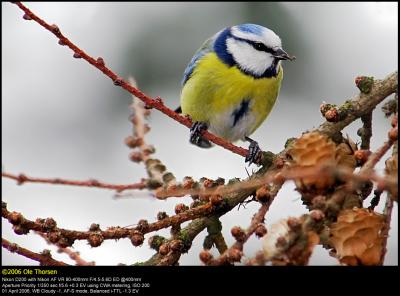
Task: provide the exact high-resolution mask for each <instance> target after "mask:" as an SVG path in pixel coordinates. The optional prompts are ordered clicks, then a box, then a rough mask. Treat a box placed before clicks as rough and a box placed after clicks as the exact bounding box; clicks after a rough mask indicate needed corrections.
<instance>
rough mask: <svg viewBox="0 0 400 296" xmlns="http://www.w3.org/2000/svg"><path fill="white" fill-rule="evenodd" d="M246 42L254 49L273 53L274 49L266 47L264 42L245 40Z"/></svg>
mask: <svg viewBox="0 0 400 296" xmlns="http://www.w3.org/2000/svg"><path fill="white" fill-rule="evenodd" d="M247 42H248V43H249V44H250V45H251V46H253V47H254V48H255V49H256V50H259V51H265V52H269V53H274V50H273V49H272V48H269V47H267V46H266V45H265V44H264V43H261V42H254V41H247Z"/></svg>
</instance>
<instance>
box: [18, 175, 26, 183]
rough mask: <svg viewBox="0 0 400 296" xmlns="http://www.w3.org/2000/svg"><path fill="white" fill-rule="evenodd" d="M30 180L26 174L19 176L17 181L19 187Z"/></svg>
mask: <svg viewBox="0 0 400 296" xmlns="http://www.w3.org/2000/svg"><path fill="white" fill-rule="evenodd" d="M27 180H28V177H27V176H25V175H24V174H19V175H18V180H17V185H22V184H24V183H25V182H26V181H27Z"/></svg>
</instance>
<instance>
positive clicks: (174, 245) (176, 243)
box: [169, 239, 183, 252]
mask: <svg viewBox="0 0 400 296" xmlns="http://www.w3.org/2000/svg"><path fill="white" fill-rule="evenodd" d="M169 247H170V248H171V250H172V251H174V252H179V251H181V250H182V248H183V243H182V241H181V240H178V239H175V240H173V241H171V242H170V243H169Z"/></svg>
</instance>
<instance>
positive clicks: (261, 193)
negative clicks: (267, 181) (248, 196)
mask: <svg viewBox="0 0 400 296" xmlns="http://www.w3.org/2000/svg"><path fill="white" fill-rule="evenodd" d="M270 198H271V195H270V194H269V189H268V187H267V185H264V186H262V187H260V188H258V189H257V191H256V199H257V200H258V201H259V202H268V201H269V200H270Z"/></svg>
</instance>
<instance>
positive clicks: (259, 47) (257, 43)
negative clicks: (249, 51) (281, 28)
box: [254, 42, 265, 50]
mask: <svg viewBox="0 0 400 296" xmlns="http://www.w3.org/2000/svg"><path fill="white" fill-rule="evenodd" d="M254 48H255V49H257V50H263V49H265V45H264V44H262V43H260V42H256V43H254Z"/></svg>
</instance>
